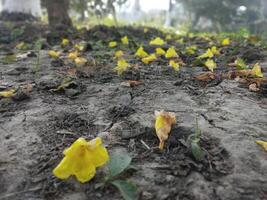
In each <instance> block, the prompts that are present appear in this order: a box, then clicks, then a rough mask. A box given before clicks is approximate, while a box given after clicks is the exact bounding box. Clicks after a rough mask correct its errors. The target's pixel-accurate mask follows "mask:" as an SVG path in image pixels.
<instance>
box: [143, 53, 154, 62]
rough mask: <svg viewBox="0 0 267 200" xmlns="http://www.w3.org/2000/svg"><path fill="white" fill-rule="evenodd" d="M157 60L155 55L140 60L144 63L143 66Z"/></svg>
mask: <svg viewBox="0 0 267 200" xmlns="http://www.w3.org/2000/svg"><path fill="white" fill-rule="evenodd" d="M155 60H157V56H156V54H154V53H153V54H150V55H149V56H148V57H145V58H143V59H142V62H143V63H145V64H149V63H151V62H153V61H155Z"/></svg>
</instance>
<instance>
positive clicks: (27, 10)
mask: <svg viewBox="0 0 267 200" xmlns="http://www.w3.org/2000/svg"><path fill="white" fill-rule="evenodd" d="M2 2H4V3H3V7H2V11H3V12H6V13H10V14H12V13H22V14H29V15H32V16H35V17H39V16H41V2H40V0H23V1H20V0H5V1H2Z"/></svg>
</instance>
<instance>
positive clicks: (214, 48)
mask: <svg viewBox="0 0 267 200" xmlns="http://www.w3.org/2000/svg"><path fill="white" fill-rule="evenodd" d="M211 52H212V53H213V54H214V55H220V52H219V51H218V50H217V47H216V46H213V47H211Z"/></svg>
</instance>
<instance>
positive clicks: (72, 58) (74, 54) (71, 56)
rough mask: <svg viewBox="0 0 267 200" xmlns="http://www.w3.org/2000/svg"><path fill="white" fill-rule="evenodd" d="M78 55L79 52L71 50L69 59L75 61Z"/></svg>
mask: <svg viewBox="0 0 267 200" xmlns="http://www.w3.org/2000/svg"><path fill="white" fill-rule="evenodd" d="M77 57H78V52H77V51H75V52H70V53H69V55H68V59H70V60H72V61H74V60H75V59H76V58H77Z"/></svg>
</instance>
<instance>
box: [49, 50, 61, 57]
mask: <svg viewBox="0 0 267 200" xmlns="http://www.w3.org/2000/svg"><path fill="white" fill-rule="evenodd" d="M48 55H49V56H50V57H51V58H58V57H59V55H60V52H58V51H53V50H51V51H48Z"/></svg>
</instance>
